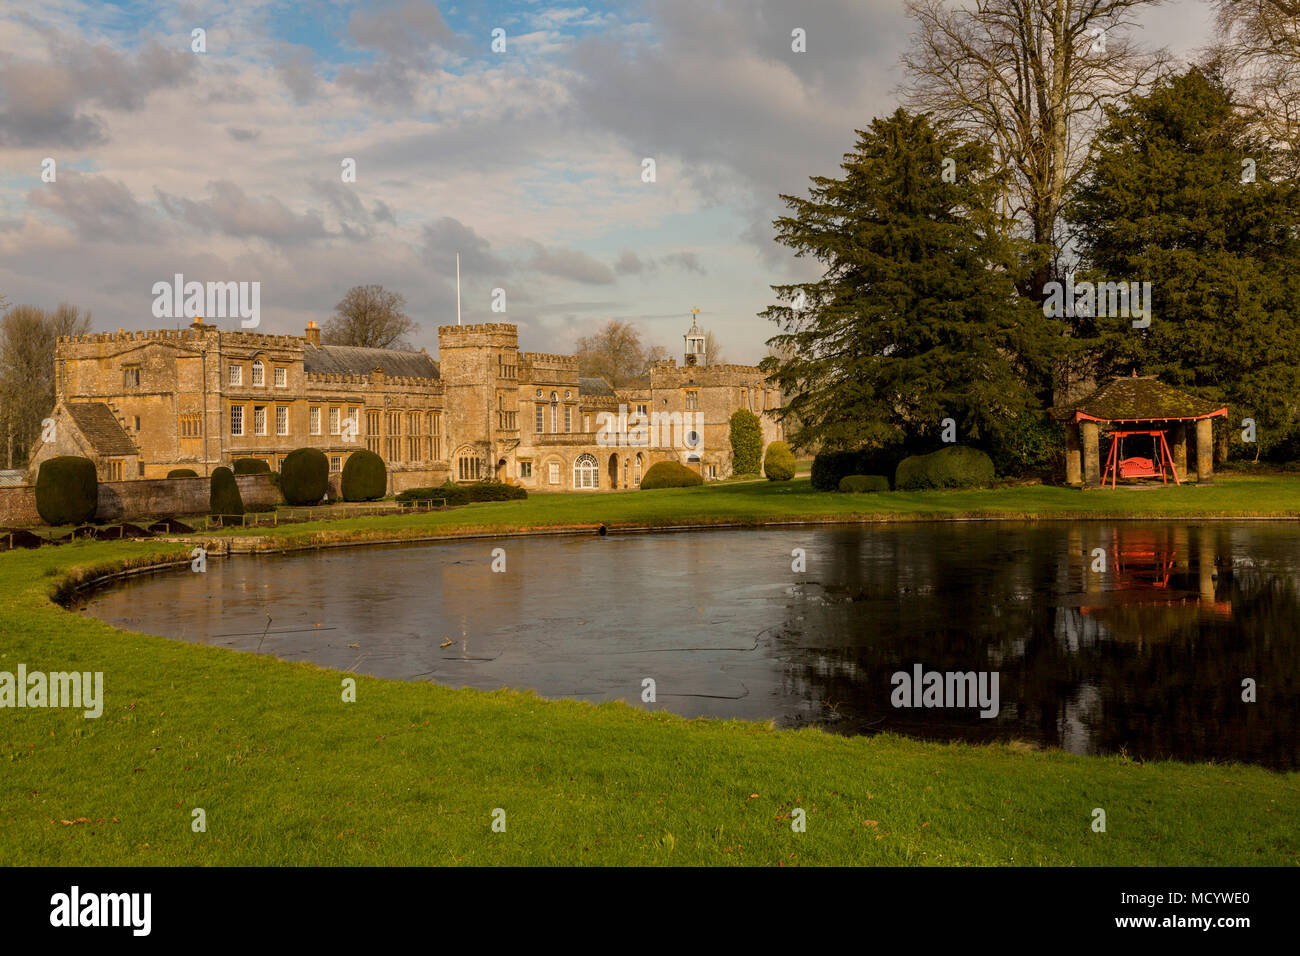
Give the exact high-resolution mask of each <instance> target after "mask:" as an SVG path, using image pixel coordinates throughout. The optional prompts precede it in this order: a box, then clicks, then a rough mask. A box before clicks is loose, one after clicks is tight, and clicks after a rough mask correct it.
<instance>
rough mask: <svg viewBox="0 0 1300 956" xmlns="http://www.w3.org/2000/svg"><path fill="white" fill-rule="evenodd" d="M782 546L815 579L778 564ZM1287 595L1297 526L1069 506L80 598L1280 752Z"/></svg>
mask: <svg viewBox="0 0 1300 956" xmlns="http://www.w3.org/2000/svg"><path fill="white" fill-rule="evenodd" d="M494 548H502V549H504V557H505V570H504V572H494V571H493V570H492V565H493V549H494ZM796 549H801V550H802V553H803V559H802V560H803V562H804V565H803V566H804V567H805V568H806V570H802V571H800V570H794V569H792V566H797V564H798V561H799V557H798V554H797V553H796ZM1098 549H1100V550H1098ZM1298 602H1300V533H1298V532H1297V528H1296V526H1295V524H1294V523H1291V522H1273V523H1268V522H1257V523H1233V524H1229V523H1226V522H1218V523H1212V524H1205V525H1184V524H1176V523H1140V522H1121V523H1114V524H1108V523H1104V522H1079V523H1051V524H1044V525H1037V526H1035V525H1023V524H1008V523H960V524H951V523H949V524H907V525H903V524H900V525H888V526H853V527H847V526H834V527H820V528H782V529H769V530H759V531H711V532H685V533H671V534H650V535H610V536H608V537H603V538H602V537H596V536H594V535H593V536H590V537H537V538H503V539H497V540H490V541H489V540H476V541H467V542H448V543H441V544H420V545H404V546H393V547H389V546H384V547H358V548H340V549H333V550H326V551H313V552H302V553H296V554H289V555H274V556H266V557H236V558H233V559H230V560H211V561H209V562H208V569H207V572H206V573H205V574H197V573H192V572H190V571H188V570H185V571H177V572H168V573H164V574H156V575H151V576H146V577H141V578H135V579H130V580H127V581H123V582H121V583H120V584H118V585H115V586H114V587H112V588H110V589H108V590H104V591H101V592H98V593H95V594H93V595H90V596H89V598H88V600H87V601H86V603H85V605H84V607H85V609H86V611H87V612H88V613H90V614H93V615H95V616H97V617H100V618H102V619H104V620H106V621H109V622H111V623H113V624H115V625H118V626H120V627H125V628H130V629H132V630H138V631H144V632H146V633H152V634H160V635H164V636H167V637H172V638H176V639H179V640H185V641H193V642H197V643H202V644H211V645H217V646H222V647H231V648H236V649H238V650H242V651H254V650H256V649H257V648H258V647H259V645H260V647H261V652H262V653H265V654H274V655H277V656H279V657H282V658H285V659H288V660H309V661H312V662H314V663H316V664H320V665H323V666H326V667H332V668H337V669H339V670H348V669H353V670H355V671H357V672H364V673H368V674H374V675H378V676H381V677H389V678H397V679H400V680H429V681H437V682H438V683H441V684H447V685H449V686H453V687H459V686H470V687H477V688H482V689H494V688H499V687H517V688H533V689H535V690H536V691H537V692H538V693H539V694H541V695H543V696H546V697H574V698H581V699H584V700H591V701H602V700H611V699H623V700H626V701H627V702H628V703H630V704H632V705H633V706H636V707H645V708H664V709H668V710H671V711H674V712H676V713H679V714H683V715H686V716H690V717H695V716H701V715H706V716H714V717H737V718H745V719H751V720H768V719H772V720H775V721H776V723H777V724H778V725H779V726H802V725H806V724H818V725H822V726H825V727H826V728H827V729H830V730H834V731H836V732H839V733H849V734H859V733H874V732H878V731H893V732H896V733H903V734H908V735H912V736H918V737H926V738H938V739H966V740H977V741H978V740H995V739H996V740H1006V739H1012V738H1019V739H1024V740H1032V741H1037V742H1041V743H1044V744H1049V745H1053V746H1059V747H1063V748H1065V749H1066V750H1069V751H1073V752H1076V753H1115V752H1119V751H1121V750H1124V751H1126V752H1127V753H1128V754H1129V755H1130V756H1133V757H1138V758H1142V759H1155V758H1160V757H1177V758H1180V759H1185V760H1211V759H1213V760H1240V761H1247V762H1252V763H1260V764H1264V765H1267V766H1271V767H1277V768H1294V767H1296V766H1300V746H1298V741H1300V736H1298V734H1297V725H1298V723H1300V720H1298V718H1300V653H1297V652H1298V651H1300V637H1298V636H1297V635H1298V634H1300V603H1298ZM268 616H269V618H270V620H269V623H268ZM448 641H450V643H449V644H448V645H447V646H446V647H443V646H441V645H442V644H444V643H446V642H448ZM353 645H355V646H353ZM918 668H919V669H918ZM932 671H935V672H940V674H943V675H946V674H949V673H951V674H954V675H957V674H964V673H970V674H971V675H972V677H971V680H972V681H974V680H978V681H983V685H982V686H983V687H984V689H985V690H986V691H991V690H992V686H991V680H992V678H991V676H990V675H992V674H994V673H996V675H997V677H996V679H997V698H998V699H997V707H996V716H986V717H985V716H981V715H980V711H981V708H980V707H979V706H976V701H975V700H974V697H975V696H976V695H975V694H974V693H972V699H971V700H970V701H967V702H966V703H965V704H962V705H960V706H958V704H960V698H958V697H956V696H954V694H953V693H948V694H947V696H944V695H943V693H941V692H944V691H948V692H951V691H954V690H962V689H963V688H964V687H971V688H972V690H973V689H974V687H975V686H976V685H975V684H974V683H965V684H964V683H963V680H964V679H958V680H957V681H956V683H953V681H952V680H951V679H947V678H942V680H946V681H947V682H946V683H943V684H942V685H941V686H940V688H939V691H936V695H937V696H935V697H934V698H932V699H930V700H929V701H928V702H929V703H931V704H943V705H944V706H927V699H926V698H925V697H923V695H922V687H923V686H924V685H925V684H926V682H927V680H928V678H926V677H925V675H926V674H927V673H928V672H932ZM896 674H906V675H908V679H909V680H911V679H912V677H914V676H920V678H921V680H920V682H919V683H920V684H921V685H922V686H918V687H916V688H915V689H911V688H908V687H906V685H904V684H903V682H902V681H901V679H898V678H895V676H894V675H896ZM1247 679H1249V680H1251V681H1254V682H1255V686H1256V690H1255V695H1256V698H1257V699H1256V700H1255V702H1253V703H1251V702H1246V701H1243V699H1242V697H1243V681H1244V680H1247ZM647 681H653V690H654V697H655V700H654V702H647V701H645V700H643V696H648V693H649V685H648V684H647V683H646V682H647ZM900 699H901V700H903V701H904V702H906V703H908V704H910V705H911V706H896V704H898V703H899V702H900ZM983 709H984V711H985V712H989V711H991V710H993V708H991V707H984V708H983Z"/></svg>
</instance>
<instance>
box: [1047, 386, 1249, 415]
mask: <svg viewBox="0 0 1300 956" xmlns="http://www.w3.org/2000/svg"><path fill="white" fill-rule="evenodd" d="M1226 414H1227V409H1226V408H1225V407H1224V406H1223V405H1221V404H1219V403H1218V402H1212V401H1210V400H1209V399H1205V398H1198V397H1197V396H1195V395H1189V394H1187V393H1186V392H1182V391H1179V390H1178V389H1176V388H1174V387H1173V386H1172V385H1166V384H1165V383H1164V382H1162V381H1160V380H1159V379H1157V378H1156V377H1155V376H1154V375H1145V376H1142V377H1140V378H1139V377H1132V378H1125V377H1119V378H1115V379H1112V380H1111V381H1110V382H1109V383H1108V384H1106V385H1103V386H1102V387H1101V388H1099V389H1097V390H1096V391H1095V392H1093V393H1092V394H1091V395H1089V396H1088V397H1087V398H1085V399H1083V400H1082V401H1080V402H1077V403H1076V404H1075V405H1074V408H1073V410H1072V414H1071V415H1070V417H1071V418H1072V419H1073V420H1074V421H1082V420H1084V419H1091V420H1094V421H1103V422H1121V421H1123V422H1134V421H1169V420H1173V419H1192V418H1211V417H1213V416H1215V415H1226Z"/></svg>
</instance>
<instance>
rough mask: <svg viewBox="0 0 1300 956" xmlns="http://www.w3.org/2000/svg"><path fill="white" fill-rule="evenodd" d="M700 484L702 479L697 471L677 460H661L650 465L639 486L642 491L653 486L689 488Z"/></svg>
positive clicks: (653, 487) (702, 482) (702, 481)
mask: <svg viewBox="0 0 1300 956" xmlns="http://www.w3.org/2000/svg"><path fill="white" fill-rule="evenodd" d="M702 484H704V479H703V478H702V477H700V473H699V472H697V471H695V470H694V469H693V468H687V467H686V466H685V465H683V464H682V463H681V462H677V461H661V462H659V463H658V464H655V465H651V466H650V469H649V470H648V471H647V472H646V473H645V475H644V476H643V477H642V478H641V488H642V490H644V491H651V490H653V489H655V488H690V487H692V486H693V485H702Z"/></svg>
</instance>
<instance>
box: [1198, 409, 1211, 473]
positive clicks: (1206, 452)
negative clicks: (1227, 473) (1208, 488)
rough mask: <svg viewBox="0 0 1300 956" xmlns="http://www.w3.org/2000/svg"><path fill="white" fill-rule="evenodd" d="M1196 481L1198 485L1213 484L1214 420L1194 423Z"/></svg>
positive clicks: (1202, 420) (1204, 419)
mask: <svg viewBox="0 0 1300 956" xmlns="http://www.w3.org/2000/svg"><path fill="white" fill-rule="evenodd" d="M1196 481H1197V483H1198V484H1202V485H1209V484H1213V483H1214V419H1212V418H1202V419H1200V420H1199V421H1197V423H1196Z"/></svg>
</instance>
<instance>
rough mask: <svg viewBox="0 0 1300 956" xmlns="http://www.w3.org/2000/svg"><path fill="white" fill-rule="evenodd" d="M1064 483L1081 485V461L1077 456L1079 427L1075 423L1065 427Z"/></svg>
mask: <svg viewBox="0 0 1300 956" xmlns="http://www.w3.org/2000/svg"><path fill="white" fill-rule="evenodd" d="M1065 483H1066V484H1067V485H1080V484H1082V483H1083V460H1082V458H1081V457H1080V455H1079V426H1078V424H1077V423H1075V422H1071V423H1070V424H1068V425H1066V426H1065Z"/></svg>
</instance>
